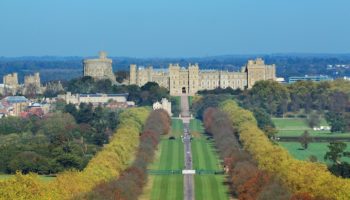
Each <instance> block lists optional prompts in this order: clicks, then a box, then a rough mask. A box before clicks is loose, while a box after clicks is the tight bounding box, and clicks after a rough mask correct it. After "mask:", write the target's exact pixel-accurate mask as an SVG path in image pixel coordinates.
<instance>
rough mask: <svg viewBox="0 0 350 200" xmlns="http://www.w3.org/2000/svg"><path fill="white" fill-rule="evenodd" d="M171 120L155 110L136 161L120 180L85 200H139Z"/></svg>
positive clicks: (149, 118) (93, 191) (143, 133)
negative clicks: (148, 168)
mask: <svg viewBox="0 0 350 200" xmlns="http://www.w3.org/2000/svg"><path fill="white" fill-rule="evenodd" d="M170 125H171V119H170V117H169V115H168V114H167V112H166V111H165V110H155V111H153V112H151V114H150V115H149V117H148V119H147V121H146V123H145V126H144V129H143V132H142V133H141V136H140V144H139V147H138V150H137V153H136V158H135V161H134V162H133V164H132V165H131V166H129V167H128V168H127V169H126V170H124V171H123V172H122V173H121V175H120V176H119V178H116V179H114V180H111V181H109V182H104V183H102V184H100V185H98V186H96V187H95V188H94V189H93V190H92V191H91V192H89V193H88V194H87V196H86V197H84V199H101V200H108V199H111V200H113V199H128V200H137V199H138V197H139V195H140V194H141V193H142V189H143V187H144V186H145V184H146V183H147V177H148V176H147V166H148V165H149V164H150V163H151V162H152V161H153V159H154V155H155V151H156V149H157V146H158V143H159V141H160V136H161V135H162V134H168V133H169V131H170Z"/></svg>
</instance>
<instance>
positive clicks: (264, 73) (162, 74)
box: [84, 52, 276, 96]
mask: <svg viewBox="0 0 350 200" xmlns="http://www.w3.org/2000/svg"><path fill="white" fill-rule="evenodd" d="M84 76H91V77H93V78H94V79H96V80H101V79H109V80H111V82H112V83H116V80H115V76H114V74H113V70H112V60H111V59H108V58H107V54H106V53H105V52H100V56H99V58H97V59H86V60H84ZM129 78H130V79H129V84H130V85H132V84H135V85H138V86H140V87H141V86H143V85H145V84H146V83H147V82H156V83H158V84H159V85H160V86H162V87H165V88H167V89H168V90H169V91H170V95H174V96H176V95H182V94H188V95H194V94H196V93H197V92H198V91H199V90H205V89H207V90H211V89H215V88H218V87H220V88H228V87H231V88H233V89H238V88H239V89H245V88H248V89H249V88H251V87H252V86H253V85H254V83H255V82H256V81H260V80H276V68H275V65H267V64H265V62H264V60H263V59H261V58H257V59H256V60H249V61H248V63H247V64H246V65H245V66H243V67H242V68H241V71H239V72H230V71H219V70H200V69H199V66H198V64H194V65H191V64H190V65H189V66H188V67H187V68H186V67H181V66H180V65H179V64H170V65H169V68H168V69H165V70H164V69H154V68H153V67H152V66H149V67H138V66H136V65H134V64H132V65H130V77H129Z"/></svg>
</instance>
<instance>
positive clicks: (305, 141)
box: [299, 131, 312, 150]
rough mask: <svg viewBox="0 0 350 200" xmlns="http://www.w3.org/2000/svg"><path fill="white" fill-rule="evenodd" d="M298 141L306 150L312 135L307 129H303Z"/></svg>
mask: <svg viewBox="0 0 350 200" xmlns="http://www.w3.org/2000/svg"><path fill="white" fill-rule="evenodd" d="M299 142H300V144H301V146H302V147H303V148H304V149H305V150H306V149H307V148H308V147H309V143H310V142H312V137H311V135H310V133H309V132H308V131H304V133H303V134H302V135H301V136H300V138H299Z"/></svg>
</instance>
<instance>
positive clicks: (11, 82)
mask: <svg viewBox="0 0 350 200" xmlns="http://www.w3.org/2000/svg"><path fill="white" fill-rule="evenodd" d="M2 80H3V83H4V85H5V86H9V87H16V88H17V87H18V74H17V73H12V74H7V75H5V76H4V77H3V79H2Z"/></svg>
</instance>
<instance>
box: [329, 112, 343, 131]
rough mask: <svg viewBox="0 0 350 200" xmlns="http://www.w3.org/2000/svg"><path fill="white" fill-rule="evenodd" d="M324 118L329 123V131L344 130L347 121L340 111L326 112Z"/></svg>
mask: <svg viewBox="0 0 350 200" xmlns="http://www.w3.org/2000/svg"><path fill="white" fill-rule="evenodd" d="M326 120H327V122H328V123H329V124H330V125H331V132H342V133H344V132H346V128H347V123H346V119H345V114H344V113H342V112H328V113H327V114H326Z"/></svg>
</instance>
